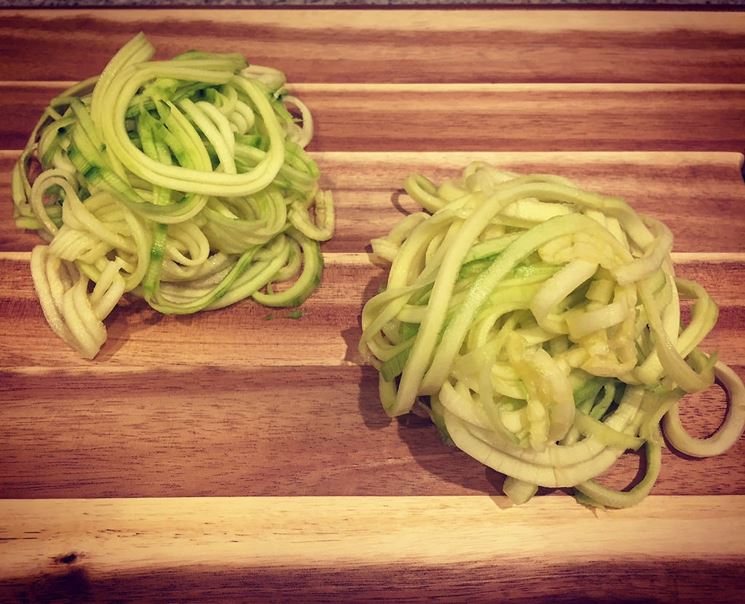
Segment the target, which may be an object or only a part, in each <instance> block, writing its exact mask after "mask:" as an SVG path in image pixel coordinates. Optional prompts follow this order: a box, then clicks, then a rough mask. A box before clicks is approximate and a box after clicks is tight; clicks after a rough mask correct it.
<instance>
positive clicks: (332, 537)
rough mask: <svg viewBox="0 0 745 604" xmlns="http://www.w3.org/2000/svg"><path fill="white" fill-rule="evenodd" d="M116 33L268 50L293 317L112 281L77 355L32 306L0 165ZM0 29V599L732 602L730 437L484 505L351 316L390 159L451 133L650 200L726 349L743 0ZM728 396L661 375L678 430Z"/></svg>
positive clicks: (47, 16)
mask: <svg viewBox="0 0 745 604" xmlns="http://www.w3.org/2000/svg"><path fill="white" fill-rule="evenodd" d="M140 30H143V31H145V32H146V33H147V34H148V35H149V37H150V38H151V39H152V41H153V42H154V43H155V45H156V46H157V47H158V53H159V56H163V57H166V56H169V55H172V54H174V53H177V52H181V51H185V50H188V49H190V48H201V49H205V50H220V51H237V52H241V53H244V54H246V56H248V57H249V58H250V59H251V60H253V61H255V62H257V63H263V64H269V65H273V66H275V67H278V68H280V69H282V70H283V71H285V72H286V73H287V74H288V77H289V78H290V81H291V84H292V88H293V90H294V91H295V92H296V93H297V94H298V95H300V96H301V97H302V98H303V99H304V100H305V101H306V102H307V104H308V105H309V106H310V108H311V110H312V111H313V113H314V116H315V118H316V121H317V136H316V138H315V139H314V142H313V143H312V145H311V147H310V150H311V152H312V154H313V156H314V158H315V159H316V160H317V161H318V163H319V166H320V167H321V170H322V173H323V180H324V184H325V185H326V186H327V187H329V188H331V189H333V191H334V195H335V199H336V204H337V212H338V223H337V233H336V236H335V237H334V239H333V240H332V241H329V242H328V243H327V244H325V245H324V256H325V261H326V271H325V273H324V280H323V282H322V284H321V286H320V288H319V289H318V290H317V292H316V294H315V295H314V296H313V297H312V298H310V299H309V300H308V301H307V302H306V303H305V304H304V306H303V316H302V317H301V318H300V319H291V318H289V317H288V316H287V313H286V312H283V311H276V310H272V311H270V310H267V309H264V308H260V307H258V306H256V305H253V304H251V303H243V304H239V305H237V306H234V307H231V308H228V309H224V310H222V311H216V312H211V313H205V314H203V315H200V316H195V317H162V316H158V315H157V314H156V313H154V312H153V311H151V310H149V309H148V308H146V307H145V306H144V305H143V304H141V303H138V302H136V301H130V302H129V303H127V304H124V305H122V306H121V307H120V308H118V309H117V310H116V311H115V312H114V313H113V314H112V316H111V317H110V319H109V321H108V331H109V339H108V342H107V344H106V345H105V347H104V349H103V351H102V353H101V354H100V355H99V357H98V358H97V359H96V361H94V362H83V361H81V360H80V359H78V358H77V357H76V355H75V354H74V353H73V352H71V351H69V350H67V349H66V348H65V346H64V345H63V344H62V343H61V342H59V341H58V340H56V339H55V338H54V337H53V336H52V335H51V332H50V331H49V329H48V328H47V326H46V324H45V322H44V320H43V316H42V314H41V310H40V309H39V306H38V303H37V301H36V297H35V294H34V291H33V287H32V285H31V282H30V276H29V268H28V259H29V252H30V249H31V248H32V246H33V245H34V244H35V243H37V242H38V239H37V237H36V236H35V235H34V234H32V233H24V232H20V231H17V230H16V229H15V227H14V225H13V224H12V219H11V203H10V176H9V172H10V169H11V167H12V165H13V163H14V161H15V159H16V158H17V157H18V154H19V149H20V148H21V146H22V145H23V144H24V142H25V139H26V137H27V136H28V133H29V130H30V128H31V127H32V126H33V124H34V123H35V120H36V119H37V118H38V115H39V112H40V111H41V110H42V108H43V107H44V106H45V104H46V102H48V100H49V99H50V98H51V97H52V96H53V95H54V94H56V93H57V92H58V91H60V90H62V89H63V88H64V87H65V86H66V85H68V84H70V83H71V82H73V81H75V80H77V79H80V78H83V77H86V76H88V75H91V74H93V73H96V72H97V71H100V69H102V68H103V66H104V65H105V63H106V61H107V59H108V58H109V57H110V55H111V54H112V53H113V52H115V51H116V49H117V48H118V47H119V46H120V45H121V44H122V43H123V42H125V41H126V40H127V39H128V38H129V37H131V35H133V34H134V33H136V32H137V31H140ZM0 53H1V54H2V57H3V59H2V61H1V62H0V115H2V116H3V119H2V120H0V275H2V279H1V280H0V333H1V334H2V336H0V399H1V402H0V600H3V601H5V600H9V601H10V600H25V601H29V600H30V601H37V600H38V601H49V600H55V599H56V600H61V601H68V600H71V601H75V600H80V599H82V600H85V599H88V600H91V601H96V600H100V599H110V598H112V597H115V598H116V597H118V598H122V599H131V600H142V599H144V600H148V599H152V598H154V597H156V595H157V596H159V597H161V598H165V599H166V600H186V599H192V600H198V601H205V600H227V601H234V600H236V599H239V600H240V599H243V600H245V599H247V598H254V599H276V600H287V599H295V600H301V601H305V600H343V601H350V600H366V599H367V600H371V599H383V598H388V599H394V600H396V601H414V600H422V599H432V598H438V599H441V600H445V601H474V600H476V601H478V600H497V599H509V600H512V601H526V602H536V601H544V600H545V601H575V600H577V599H589V600H613V601H619V600H622V599H625V600H634V601H645V600H653V601H658V602H662V601H670V602H673V601H675V602H679V601H692V602H696V601H701V600H702V598H704V597H706V598H707V599H710V600H714V601H732V602H736V601H739V597H738V595H739V594H738V588H741V587H742V580H743V579H742V578H743V576H745V545H744V544H745V521H743V518H745V439H743V440H741V441H740V442H739V443H738V444H737V445H736V446H735V447H734V448H733V449H732V450H730V451H729V452H728V453H727V454H726V455H724V456H721V457H718V458H712V459H705V460H695V461H694V460H691V459H687V458H685V457H684V456H681V455H678V454H675V453H673V452H671V451H669V450H666V451H665V452H664V459H663V470H662V475H661V477H660V479H659V481H658V483H657V485H656V487H655V489H654V491H653V494H652V496H650V497H649V498H648V499H647V500H646V501H645V502H644V503H642V504H641V505H640V506H638V507H636V508H633V509H630V510H623V511H608V512H598V513H592V512H590V511H588V510H587V509H585V508H583V507H581V506H579V505H578V504H576V503H575V502H574V500H573V499H572V498H571V497H569V496H567V495H566V494H565V493H562V492H555V493H548V492H547V493H545V494H544V495H543V496H541V497H538V498H536V499H534V500H533V501H531V502H530V503H529V504H527V505H525V506H523V507H519V508H514V507H509V506H507V505H506V502H505V500H504V498H503V497H501V496H500V493H501V489H500V485H501V479H500V477H499V476H498V475H497V474H496V473H494V472H492V471H490V470H485V469H484V468H483V467H482V466H480V465H479V464H477V463H475V462H473V461H472V460H470V459H468V458H467V457H466V456H465V455H463V454H461V453H460V452H458V451H457V450H455V449H452V448H448V447H446V446H444V445H443V444H442V443H441V442H440V441H439V438H438V437H437V435H436V433H435V431H434V429H433V428H432V427H431V425H429V424H428V423H427V422H424V421H422V420H421V419H419V418H417V417H414V416H411V417H407V418H403V419H400V420H398V421H391V420H389V419H388V418H387V417H386V416H385V415H384V414H383V413H382V411H381V410H380V407H379V403H378V400H377V383H376V374H375V372H374V371H373V370H372V369H371V368H369V367H366V366H364V365H363V364H362V359H361V358H360V356H359V354H358V352H357V340H358V338H359V335H360V328H359V314H360V310H361V307H362V305H363V303H364V301H365V300H366V299H367V298H369V297H370V296H371V295H372V294H373V293H374V292H375V291H377V288H378V286H379V284H380V283H381V281H382V279H383V278H384V275H385V273H384V271H383V269H381V268H380V267H378V266H376V265H375V264H374V263H373V262H372V261H371V258H370V257H369V240H370V239H371V238H372V237H375V236H378V235H381V234H383V233H385V232H386V231H387V230H388V229H389V228H390V227H391V226H392V225H393V224H394V223H395V222H396V221H397V220H399V219H400V217H401V216H402V215H403V213H404V212H406V211H408V210H410V209H412V208H413V205H412V202H411V200H410V199H408V198H407V197H406V195H405V194H403V191H402V188H401V185H402V181H403V179H404V177H405V176H406V175H407V174H408V173H409V172H411V171H420V172H423V173H425V174H427V175H428V176H430V177H432V178H434V179H438V178H442V177H445V176H449V175H455V174H457V173H458V172H459V170H460V169H461V168H462V167H463V166H465V165H466V164H467V163H468V162H469V161H472V160H475V159H478V160H483V161H488V162H491V163H493V164H495V165H499V166H502V167H504V168H506V169H510V170H515V171H521V172H529V171H535V172H553V173H557V174H562V175H565V176H567V177H569V178H571V179H573V180H575V181H576V182H577V183H578V184H580V185H582V186H584V187H586V188H589V189H592V190H597V191H602V192H605V193H611V194H616V195H620V196H623V197H625V198H626V199H627V200H628V201H629V202H630V203H632V204H633V205H634V206H635V207H636V208H637V209H639V210H640V211H642V212H645V213H648V214H650V215H653V216H655V217H657V218H660V219H662V220H664V221H665V222H666V223H667V224H668V225H669V226H670V227H671V229H672V231H673V233H674V235H675V247H674V260H675V262H676V265H677V270H678V272H679V273H680V274H681V275H684V276H687V277H690V278H695V279H697V280H698V281H700V282H701V283H702V284H703V285H704V286H705V287H706V288H707V289H708V290H709V291H710V292H711V294H712V295H713V297H714V298H715V299H716V301H717V302H718V303H719V305H720V319H719V323H718V325H717V328H716V330H715V331H714V332H713V333H712V334H711V335H710V336H709V337H708V338H707V340H706V343H705V345H706V347H707V348H709V349H712V350H713V349H718V350H719V351H720V357H721V358H722V359H723V360H724V361H725V362H727V363H729V364H731V365H732V366H733V367H734V368H735V369H736V371H738V373H739V374H740V375H741V376H745V295H744V294H745V285H743V284H745V184H744V183H743V178H742V165H743V155H742V151H743V149H745V61H744V60H743V59H745V13H740V12H728V13H716V12H704V13H699V12H694V11H687V12H667V11H655V12H622V11H589V10H588V11H575V10H556V11H541V10H502V11H500V10H463V11H455V10H442V11H437V10H414V11H404V10H391V11H378V10H324V11H302V10H279V11H267V10H188V11H179V10H157V11H156V10H152V11H148V10H127V11H115V10H96V11H81V10H64V11H11V10H0ZM268 315H271V320H267V319H268ZM723 399H724V397H723V394H722V392H721V391H720V390H719V389H718V388H713V389H711V390H710V391H708V392H706V393H701V394H698V395H695V396H690V397H688V398H687V399H686V402H685V404H684V407H683V418H684V423H685V425H686V426H687V427H688V428H689V429H690V430H691V431H692V432H693V433H695V434H698V435H700V436H703V435H705V434H707V433H711V432H712V431H713V430H714V429H716V427H717V426H718V424H719V422H720V421H721V418H722V416H723V408H724V401H723ZM638 464H639V459H638V458H637V457H636V456H628V457H627V458H624V459H623V460H622V462H621V463H619V464H618V466H617V467H615V468H614V469H613V470H612V471H610V472H609V474H608V475H607V477H606V478H605V480H606V481H607V482H608V484H612V485H615V486H618V487H620V486H622V485H623V484H626V483H628V482H629V481H630V480H632V479H633V477H634V476H635V475H636V473H637V472H638Z"/></svg>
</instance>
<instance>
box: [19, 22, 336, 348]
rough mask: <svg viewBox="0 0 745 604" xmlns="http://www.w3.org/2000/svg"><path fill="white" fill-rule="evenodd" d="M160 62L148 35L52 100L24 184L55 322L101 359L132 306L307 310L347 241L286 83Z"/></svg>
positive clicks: (207, 60)
mask: <svg viewBox="0 0 745 604" xmlns="http://www.w3.org/2000/svg"><path fill="white" fill-rule="evenodd" d="M153 53H154V49H153V47H152V45H151V44H150V42H149V41H148V40H147V39H146V37H145V36H144V35H143V34H139V35H137V36H135V37H134V38H133V39H132V40H130V41H129V42H128V43H127V44H126V45H125V46H124V47H123V48H122V49H121V50H120V51H119V52H118V53H117V54H116V55H115V56H114V57H113V58H112V60H111V61H110V62H109V64H108V65H107V66H106V68H105V69H104V71H103V72H102V73H101V75H100V76H96V77H93V78H90V79H88V80H85V81H83V82H80V83H79V84H77V85H75V86H73V87H72V88H70V89H68V90H66V91H65V92H63V93H62V94H61V95H60V96H58V97H57V98H55V99H54V100H52V102H51V103H50V105H49V107H47V109H46V110H45V111H44V113H43V115H42V117H41V119H40V120H39V122H38V124H37V125H36V127H35V128H34V130H33V132H32V134H31V137H30V139H29V141H28V143H27V145H26V147H25V149H24V151H23V153H22V155H21V157H20V159H19V161H18V162H17V164H16V165H15V168H14V170H13V177H12V190H13V203H14V218H15V221H16V224H17V226H18V227H20V228H25V229H34V230H37V231H38V232H39V234H40V235H41V236H42V238H43V239H45V240H46V241H47V242H48V245H39V246H36V247H35V248H34V250H33V252H32V255H31V271H32V276H33V281H34V286H35V288H36V291H37V293H38V296H39V300H40V302H41V306H42V309H43V311H44V315H45V316H46V318H47V321H48V322H49V325H50V326H51V327H52V329H53V330H54V332H55V333H56V334H57V335H58V336H60V337H61V338H62V339H63V340H64V341H65V342H67V343H68V344H69V345H70V346H72V347H73V348H75V349H76V350H78V351H79V353H80V354H81V355H82V356H83V357H85V358H89V359H90V358H93V357H94V356H95V355H96V354H97V353H98V351H99V349H100V348H101V346H102V345H103V343H104V342H105V340H106V329H105V327H104V324H103V320H104V319H105V318H106V317H107V316H108V315H109V313H110V312H111V311H112V309H113V308H114V307H115V306H116V304H117V302H118V301H119V300H120V299H121V298H122V296H123V295H124V294H125V293H127V292H131V293H132V294H135V295H137V296H139V297H141V298H144V299H145V300H146V301H147V303H148V304H149V305H150V306H151V307H153V308H154V309H156V310H158V311H160V312H162V313H169V314H185V313H193V312H197V311H200V310H209V309H216V308H221V307H224V306H227V305H229V304H233V303H234V302H237V301H239V300H242V299H244V298H248V297H251V298H253V299H254V300H255V301H256V302H258V303H260V304H263V305H266V306H282V307H288V306H297V305H299V304H301V303H302V302H303V301H304V300H305V299H306V298H307V296H309V295H310V294H311V293H312V291H313V290H314V289H315V287H316V286H317V285H318V283H319V281H320V278H321V273H322V271H323V260H322V256H321V252H320V244H319V242H321V241H325V240H328V239H329V238H330V237H331V236H332V234H333V230H334V208H333V202H332V198H331V194H330V193H329V192H327V191H322V190H320V189H319V186H318V178H319V171H318V167H317V166H316V164H315V162H314V161H313V160H312V159H311V158H310V157H309V156H308V155H307V153H306V152H305V150H304V148H305V146H306V145H307V144H308V143H309V142H310V140H311V138H312V136H313V122H312V118H311V115H310V113H309V111H308V109H307V108H306V107H305V105H303V103H302V102H301V101H300V100H299V99H297V98H295V97H293V96H290V95H288V94H287V92H286V90H285V88H284V84H285V77H284V74H282V73H281V72H279V71H277V70H275V69H271V68H267V67H260V66H255V65H250V66H248V65H247V63H246V61H245V59H244V58H243V57H242V56H240V55H237V54H216V53H206V52H196V51H192V52H187V53H185V54H182V55H179V56H177V57H175V58H173V59H172V60H168V61H156V60H152V56H153ZM289 108H294V110H295V111H297V112H299V114H300V120H296V118H295V117H293V115H292V113H290V109H289Z"/></svg>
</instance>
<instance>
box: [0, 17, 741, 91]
mask: <svg viewBox="0 0 745 604" xmlns="http://www.w3.org/2000/svg"><path fill="white" fill-rule="evenodd" d="M743 28H745V19H744V18H743V16H742V15H741V14H738V13H728V14H721V13H685V12H678V13H671V12H668V13H664V14H662V13H654V12H652V13H650V12H646V13H627V14H625V15H624V19H619V18H618V16H617V14H616V13H614V12H602V11H596V12H587V11H560V12H556V11H501V12H499V11H491V10H486V11H483V10H482V11H479V10H468V11H457V12H455V11H450V10H446V11H430V12H426V13H424V12H421V11H419V12H412V11H397V12H396V14H395V17H394V16H392V15H391V14H390V13H387V12H385V11H380V10H362V11H355V10H351V11H350V10H347V11H345V10H335V11H313V10H309V11H301V10H298V11H294V12H292V13H288V12H286V11H262V10H242V11H241V10H237V11H236V10H233V11H203V10H194V9H192V10H180V11H179V10H157V11H153V10H126V11H122V10H108V11H107V10H97V11H87V10H70V11H53V10H52V11H35V12H33V13H29V12H21V13H18V12H13V11H4V12H2V13H0V53H1V54H2V55H3V57H4V60H3V62H2V64H1V65H0V79H4V80H19V79H23V80H59V79H64V80H67V79H82V78H84V77H88V76H89V75H91V74H94V73H97V72H100V71H101V70H102V69H103V67H104V66H105V65H106V62H107V61H108V60H109V58H110V57H111V56H112V55H113V54H114V53H115V52H116V51H117V50H118V49H119V47H120V46H121V45H123V44H124V43H125V42H126V41H127V40H128V39H129V38H130V37H131V36H133V35H134V34H136V33H137V32H139V31H144V32H145V33H146V34H147V35H148V36H149V37H150V38H151V40H152V41H153V43H154V44H155V46H156V48H157V50H158V57H163V58H167V57H171V56H173V55H175V54H177V53H180V52H184V51H186V50H190V49H193V48H197V49H200V50H211V51H218V52H240V53H243V54H244V55H245V56H246V57H248V58H249V60H250V61H252V62H254V63H258V64H265V65H272V66H274V67H277V68H279V69H283V70H284V71H285V72H286V73H287V75H288V77H289V78H290V81H294V82H360V81H366V82H742V81H743V79H744V78H745V67H744V66H743V61H742V60H741V59H742V53H743V51H745V43H744V42H743V37H742V35H741V32H742V30H743ZM50 57H55V60H54V61H50Z"/></svg>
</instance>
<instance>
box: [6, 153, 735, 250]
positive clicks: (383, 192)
mask: <svg viewBox="0 0 745 604" xmlns="http://www.w3.org/2000/svg"><path fill="white" fill-rule="evenodd" d="M17 156H18V154H17V152H15V151H6V152H3V151H0V195H2V196H3V197H7V198H9V197H10V170H11V168H12V166H13V163H14V162H15V160H16V158H17ZM312 156H313V158H314V159H315V160H316V161H317V162H318V165H319V168H320V169H321V173H322V175H323V178H322V183H323V185H324V186H325V187H328V188H329V189H331V190H332V191H333V194H334V201H335V204H336V208H337V228H336V233H335V235H334V238H333V239H332V240H331V241H329V242H327V243H325V244H324V248H323V249H324V250H325V251H327V252H361V251H363V250H366V249H369V242H370V239H372V238H373V237H378V236H382V235H384V234H386V233H387V232H388V231H389V230H390V229H391V228H392V227H393V225H394V224H395V223H396V222H397V221H398V220H400V219H401V217H402V215H403V213H406V212H411V211H416V210H418V209H419V208H417V207H416V204H415V203H414V202H413V201H412V200H411V199H410V198H409V197H408V196H407V195H405V193H404V191H403V189H402V187H403V182H404V179H405V178H406V177H407V176H408V175H409V174H410V173H412V172H418V173H421V174H424V175H425V176H427V177H428V178H430V179H432V180H433V181H435V182H441V181H442V180H444V179H446V178H455V177H457V176H458V175H459V174H460V173H461V171H462V169H463V168H464V167H465V166H467V165H468V163H469V162H471V161H483V162H487V163H489V164H492V165H495V166H499V167H501V168H502V169H504V170H510V171H515V172H520V173H529V172H541V173H554V174H562V175H564V176H565V177H567V178H571V179H573V180H574V181H575V182H576V183H577V185H578V186H581V187H583V188H585V189H587V190H590V191H596V192H599V193H603V194H606V195H616V196H620V197H623V198H624V199H625V200H626V201H627V202H628V203H629V204H631V205H632V206H633V207H634V208H635V209H636V210H637V211H638V212H642V213H644V214H649V215H650V216H654V217H655V218H658V219H659V220H662V221H664V222H665V223H666V224H668V225H669V226H670V227H671V229H672V231H673V234H674V236H675V248H674V249H675V250H686V251H689V252H693V251H696V252H729V253H732V252H745V236H743V233H745V211H743V210H742V209H743V207H745V186H743V181H742V177H741V169H742V162H743V156H742V154H741V153H724V152H719V153H712V152H707V153H692V152H651V153H650V152H648V153H645V152H626V153H624V152H520V153H495V152H469V153H464V152H449V153H443V152H425V153H420V152H401V151H398V152H357V153H348V152H344V151H337V152H335V151H330V152H314V153H312ZM692 182H695V183H696V186H691V183H692ZM38 242H39V238H38V237H37V236H36V234H35V233H31V232H28V231H20V230H18V229H16V228H15V226H14V224H13V222H12V207H11V205H10V204H3V205H2V206H0V251H20V250H30V249H31V248H32V247H33V246H34V245H36V244H37V243H38Z"/></svg>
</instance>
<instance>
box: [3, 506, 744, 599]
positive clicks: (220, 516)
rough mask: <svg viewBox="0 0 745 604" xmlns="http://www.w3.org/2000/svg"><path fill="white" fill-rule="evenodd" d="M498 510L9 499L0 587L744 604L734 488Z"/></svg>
mask: <svg viewBox="0 0 745 604" xmlns="http://www.w3.org/2000/svg"><path fill="white" fill-rule="evenodd" d="M503 506H504V502H503V500H502V499H501V498H496V499H495V498H490V497H395V498H377V497H373V498H370V497H368V498H357V497H344V498H325V497H323V498H315V497H310V498H302V499H296V498H281V497H271V498H258V499H255V498H230V499H221V498H189V499H180V498H167V499H103V500H79V499H77V500H30V501H29V500H23V501H4V502H2V503H0V514H1V515H0V517H2V518H13V519H14V520H13V523H12V524H10V523H8V526H4V527H3V528H2V534H3V537H4V540H3V541H2V542H0V561H1V562H2V564H0V569H1V570H0V573H2V574H1V575H0V596H2V597H3V598H4V599H7V600H19V599H20V600H29V599H31V600H36V601H49V600H55V601H59V600H69V599H80V598H81V597H84V598H86V599H92V600H99V599H107V598H110V597H111V595H112V594H116V595H117V597H125V598H131V599H141V598H144V599H152V598H154V597H157V598H159V599H162V598H165V599H169V598H173V599H176V600H183V599H187V600H194V601H213V600H215V599H217V600H219V601H234V600H241V599H244V598H249V599H252V600H253V599H260V600H263V599H266V598H268V599H270V600H275V599H277V598H278V597H281V598H284V599H290V600H292V599H302V600H303V601H307V600H308V599H310V600H316V599H319V600H320V599H322V600H323V601H350V599H351V600H357V599H365V600H372V599H379V598H380V599H394V600H395V601H400V602H411V601H425V600H427V601H431V600H432V599H435V600H436V599H438V598H444V597H445V595H446V599H447V601H462V602H465V601H473V600H474V599H489V600H491V599H499V600H509V601H510V602H513V601H514V602H544V601H551V602H557V601H558V602H568V601H578V600H581V601H600V600H605V599H607V598H608V594H611V593H633V597H634V598H638V599H640V600H643V601H648V600H649V601H651V600H654V601H670V602H672V601H675V602H700V601H704V600H708V599H711V598H714V599H715V600H716V601H718V602H719V601H721V602H737V601H738V600H737V599H735V594H737V595H740V594H739V593H738V592H739V587H740V586H741V579H742V577H741V575H740V574H739V571H738V568H740V567H739V566H738V565H739V564H740V561H741V560H742V557H743V556H744V555H745V549H744V548H743V542H742V539H741V538H740V536H741V535H742V534H743V532H745V520H743V518H745V497H743V496H739V497H652V498H649V499H647V500H646V501H645V502H644V503H642V504H641V505H640V506H638V507H636V508H633V509H631V510H619V511H613V512H610V513H599V514H597V515H595V514H593V513H592V512H590V511H588V510H586V509H584V508H582V507H581V506H578V505H576V504H574V503H573V502H572V501H569V500H565V499H559V498H543V499H541V500H538V501H535V500H534V501H532V502H530V503H529V504H527V505H526V506H521V507H510V508H505V507H503ZM319 543H322V544H323V545H322V546H319ZM537 561H540V563H538V562H537ZM588 573H592V575H593V576H600V577H602V580H600V581H592V580H587V577H588Z"/></svg>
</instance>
